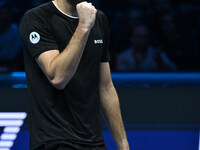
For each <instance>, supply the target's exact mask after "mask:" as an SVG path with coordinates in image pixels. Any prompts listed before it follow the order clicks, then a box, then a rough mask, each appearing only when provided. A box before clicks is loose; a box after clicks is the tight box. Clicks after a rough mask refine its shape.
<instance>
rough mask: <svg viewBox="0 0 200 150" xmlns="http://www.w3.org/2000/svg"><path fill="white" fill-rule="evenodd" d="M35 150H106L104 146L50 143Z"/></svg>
mask: <svg viewBox="0 0 200 150" xmlns="http://www.w3.org/2000/svg"><path fill="white" fill-rule="evenodd" d="M37 150H106V146H105V144H103V145H98V146H88V145H83V144H75V143H70V142H56V141H52V142H49V143H47V144H45V145H44V146H42V147H40V148H38V149H37Z"/></svg>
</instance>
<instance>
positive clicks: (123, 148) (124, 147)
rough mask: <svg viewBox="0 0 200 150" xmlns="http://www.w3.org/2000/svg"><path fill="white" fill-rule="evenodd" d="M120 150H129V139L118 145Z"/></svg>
mask: <svg viewBox="0 0 200 150" xmlns="http://www.w3.org/2000/svg"><path fill="white" fill-rule="evenodd" d="M117 147H118V150H129V144H128V140H127V139H123V140H122V141H120V142H118V144H117Z"/></svg>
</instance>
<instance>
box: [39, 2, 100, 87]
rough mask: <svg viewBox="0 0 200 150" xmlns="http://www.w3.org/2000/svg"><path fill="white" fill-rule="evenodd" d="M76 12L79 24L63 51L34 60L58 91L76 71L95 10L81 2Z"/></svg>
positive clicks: (53, 52)
mask: <svg viewBox="0 0 200 150" xmlns="http://www.w3.org/2000/svg"><path fill="white" fill-rule="evenodd" d="M77 12H78V15H79V24H78V27H77V29H76V31H75V33H74V35H73V36H72V38H71V40H70V42H69V44H68V45H67V47H66V48H65V49H64V51H63V52H62V53H59V51H58V50H50V51H47V52H44V53H42V54H41V55H39V56H38V57H37V58H36V61H37V63H38V64H39V66H40V68H41V69H42V71H43V72H44V73H45V75H46V76H47V78H48V80H49V81H50V82H51V84H52V85H53V86H54V87H55V88H57V89H59V90H62V89H63V88H65V86H66V85H67V83H68V82H69V81H70V80H71V78H72V77H73V75H74V73H75V72H76V70H77V67H78V65H79V62H80V60H81V57H82V54H83V51H84V48H85V45H86V42H87V40H88V36H89V33H90V30H91V28H92V27H93V25H94V23H95V19H96V12H97V10H96V9H95V7H94V6H92V4H91V3H87V2H82V3H80V4H78V5H77Z"/></svg>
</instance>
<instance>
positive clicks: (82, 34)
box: [49, 25, 90, 87]
mask: <svg viewBox="0 0 200 150" xmlns="http://www.w3.org/2000/svg"><path fill="white" fill-rule="evenodd" d="M89 33H90V29H87V28H84V27H82V26H81V25H79V26H78V27H77V29H76V31H75V33H74V35H73V36H72V38H71V40H70V42H69V44H68V45H67V47H66V48H65V49H64V51H63V52H62V53H60V54H59V55H57V56H56V57H55V59H53V60H52V61H51V63H50V66H49V68H50V71H49V72H50V73H51V76H52V81H53V82H55V83H62V85H61V87H64V86H65V85H66V84H67V83H68V82H69V81H70V79H71V78H72V77H73V75H74V73H75V71H76V70H77V67H78V65H79V62H80V60H81V57H82V54H83V51H84V48H85V45H86V42H87V39H88V36H89Z"/></svg>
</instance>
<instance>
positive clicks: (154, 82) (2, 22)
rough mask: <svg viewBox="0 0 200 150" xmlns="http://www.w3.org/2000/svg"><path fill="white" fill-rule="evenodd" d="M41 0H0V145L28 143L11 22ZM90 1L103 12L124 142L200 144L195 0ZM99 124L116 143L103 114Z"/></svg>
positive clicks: (0, 149) (137, 149) (140, 146)
mask: <svg viewBox="0 0 200 150" xmlns="http://www.w3.org/2000/svg"><path fill="white" fill-rule="evenodd" d="M48 1H49V0H0V150H28V145H29V136H28V135H29V133H28V119H27V117H26V115H28V116H29V113H28V105H29V104H28V94H27V85H26V79H25V73H24V65H23V50H22V42H21V40H20V36H19V30H18V28H19V23H20V20H21V18H22V17H23V14H24V13H25V12H26V11H27V10H29V9H31V8H33V7H36V6H38V5H40V4H43V3H45V2H48ZM90 1H92V3H93V4H94V5H95V6H96V7H97V8H98V9H100V10H102V11H103V12H104V13H105V14H106V15H107V17H108V21H109V28H110V39H111V44H110V54H111V62H110V66H111V70H112V79H113V82H114V85H115V87H116V90H117V92H118V95H119V98H120V103H121V109H122V115H123V119H124V123H125V127H126V130H127V135H128V140H129V142H130V147H131V148H130V149H131V150H200V144H199V143H200V134H199V131H200V1H199V0H117V1H114V0H90ZM7 113H8V114H7ZM19 113H20V114H19ZM13 121H14V122H13ZM17 121H19V122H17ZM102 127H103V130H104V138H105V141H106V145H107V147H108V150H115V149H116V146H115V144H114V141H113V139H112V137H111V134H110V132H109V130H108V127H107V125H106V123H105V121H104V119H103V117H102ZM14 129H18V130H14Z"/></svg>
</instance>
